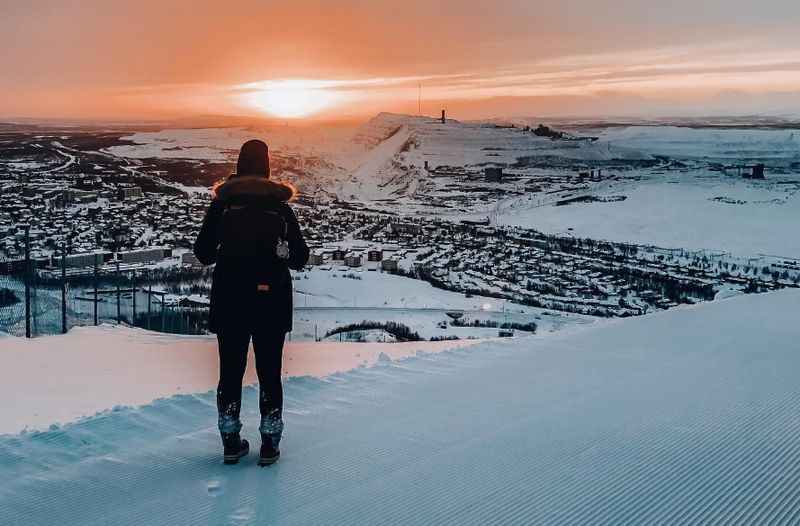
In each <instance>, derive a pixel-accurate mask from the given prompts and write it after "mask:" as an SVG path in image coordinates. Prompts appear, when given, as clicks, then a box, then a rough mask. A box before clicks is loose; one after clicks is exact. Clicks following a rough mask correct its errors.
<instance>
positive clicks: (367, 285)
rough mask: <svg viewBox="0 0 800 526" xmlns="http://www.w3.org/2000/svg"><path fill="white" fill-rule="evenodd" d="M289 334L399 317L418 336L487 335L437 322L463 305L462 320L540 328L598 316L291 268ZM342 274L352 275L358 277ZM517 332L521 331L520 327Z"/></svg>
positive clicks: (392, 279) (309, 334)
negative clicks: (292, 311)
mask: <svg viewBox="0 0 800 526" xmlns="http://www.w3.org/2000/svg"><path fill="white" fill-rule="evenodd" d="M295 276H296V278H298V279H295V281H294V306H295V320H294V331H293V333H292V338H293V339H299V340H311V339H314V334H315V331H316V333H317V335H318V336H320V337H321V336H323V335H324V334H325V333H326V332H327V331H328V330H330V329H333V328H335V327H338V326H342V325H346V324H350V323H357V322H360V321H363V320H370V321H379V322H386V321H400V322H402V323H403V324H405V325H407V326H409V327H410V328H411V329H412V330H413V331H414V332H417V333H418V334H419V335H420V336H421V337H422V338H425V339H429V338H432V337H452V336H457V337H458V338H488V337H495V336H497V329H496V328H480V327H453V326H451V325H449V324H448V326H447V327H446V328H442V327H440V324H441V323H443V322H449V321H450V318H449V317H448V316H447V314H446V313H447V312H452V311H463V313H464V319H465V320H470V321H472V320H479V321H492V322H496V323H498V324H502V323H504V322H514V323H530V322H535V323H536V324H537V326H538V329H537V331H538V332H539V333H547V332H552V331H556V330H561V329H562V328H565V327H570V326H573V325H583V324H587V323H594V322H595V321H597V318H593V317H591V316H581V315H578V314H571V313H567V312H557V311H552V310H547V309H541V308H536V307H528V306H525V305H520V304H516V303H511V302H506V301H503V300H499V299H496V298H487V297H482V296H473V297H470V298H468V297H466V296H465V295H464V294H460V293H457V292H450V291H447V290H441V289H437V288H434V287H433V286H432V285H431V284H430V283H428V282H425V281H421V280H417V279H409V278H406V277H402V276H395V275H392V274H384V273H381V272H369V271H365V272H355V271H353V270H348V271H345V272H342V271H324V270H319V269H311V270H308V271H306V272H301V273H297V274H295ZM346 276H355V277H356V278H357V279H353V278H352V277H346ZM520 334H521V333H520Z"/></svg>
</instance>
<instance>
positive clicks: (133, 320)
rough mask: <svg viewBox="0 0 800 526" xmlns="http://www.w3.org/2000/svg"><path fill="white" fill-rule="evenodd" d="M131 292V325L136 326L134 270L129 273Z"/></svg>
mask: <svg viewBox="0 0 800 526" xmlns="http://www.w3.org/2000/svg"><path fill="white" fill-rule="evenodd" d="M131 294H133V305H132V308H133V315H132V317H131V325H133V326H134V327H136V271H134V272H132V273H131Z"/></svg>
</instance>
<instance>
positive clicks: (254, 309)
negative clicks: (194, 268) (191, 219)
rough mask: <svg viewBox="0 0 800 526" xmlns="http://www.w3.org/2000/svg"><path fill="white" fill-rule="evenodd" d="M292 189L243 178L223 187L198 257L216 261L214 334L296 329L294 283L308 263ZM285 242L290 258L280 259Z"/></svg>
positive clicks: (200, 241)
mask: <svg viewBox="0 0 800 526" xmlns="http://www.w3.org/2000/svg"><path fill="white" fill-rule="evenodd" d="M293 193H294V191H293V190H292V188H291V187H289V186H287V185H284V184H281V183H276V182H273V181H270V180H269V179H267V178H265V177H256V176H237V177H232V178H230V179H229V180H228V181H227V182H225V183H224V184H222V185H221V186H220V187H218V188H217V195H216V198H215V199H214V200H213V201H212V202H211V206H210V207H209V209H208V212H207V213H206V217H205V219H204V220H203V226H202V228H201V229H200V234H199V235H198V236H197V240H196V241H195V244H194V253H195V255H196V256H197V259H199V260H200V261H201V262H202V263H203V264H204V265H211V264H213V263H216V267H215V268H214V273H213V282H212V285H211V311H210V314H209V317H210V319H209V328H210V330H211V331H212V332H217V333H219V332H230V331H235V332H241V331H245V332H249V333H251V334H252V333H255V332H259V331H275V330H279V331H284V332H288V331H290V330H291V329H292V279H291V276H290V274H289V269H290V268H291V269H293V270H300V269H302V268H303V266H304V265H305V264H306V262H307V261H308V246H307V245H306V242H305V240H304V239H303V235H302V234H301V232H300V227H299V225H298V223H297V217H296V216H295V214H294V212H293V211H292V209H291V208H290V207H289V205H288V204H287V201H288V200H289V199H291V198H292V196H293ZM281 239H282V240H285V241H286V242H288V246H289V257H288V259H283V258H281V257H279V256H278V255H276V242H277V241H278V240H281Z"/></svg>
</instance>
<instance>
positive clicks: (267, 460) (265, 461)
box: [258, 453, 281, 468]
mask: <svg viewBox="0 0 800 526" xmlns="http://www.w3.org/2000/svg"><path fill="white" fill-rule="evenodd" d="M279 458H281V454H280V453H278V454H277V455H275V456H274V457H261V458H259V459H258V465H259V466H261V467H262V468H263V467H264V466H271V465H272V464H274V463H276V462H277V461H278V459H279Z"/></svg>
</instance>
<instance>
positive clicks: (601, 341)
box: [0, 290, 800, 525]
mask: <svg viewBox="0 0 800 526" xmlns="http://www.w3.org/2000/svg"><path fill="white" fill-rule="evenodd" d="M798 311H800V292H798V291H796V290H789V291H783V292H778V293H774V294H764V295H756V296H741V297H737V298H732V299H729V300H724V301H718V302H713V303H707V304H702V305H698V306H694V307H688V308H680V309H674V310H670V311H666V312H663V313H659V314H655V315H651V316H646V317H639V318H633V319H627V320H615V321H614V322H611V323H608V324H604V325H595V326H593V327H591V328H588V329H584V330H576V331H572V332H569V333H567V332H559V333H556V334H555V335H553V336H551V337H548V338H541V339H525V340H513V341H502V342H500V341H495V342H487V343H483V344H479V345H475V346H473V347H470V348H468V349H465V350H461V351H457V352H443V353H438V354H433V355H423V356H417V357H413V358H410V359H408V360H404V361H401V362H397V361H387V360H383V359H382V360H380V363H379V364H378V365H376V366H375V367H372V368H366V369H358V370H355V371H351V372H349V373H343V374H336V375H333V376H331V377H328V378H325V379H311V378H291V379H289V380H287V382H286V388H285V391H286V412H285V419H286V426H287V427H286V435H285V440H284V443H283V444H282V450H283V455H282V458H281V460H280V462H279V463H278V464H277V465H275V466H273V467H271V468H268V469H258V468H256V466H255V459H254V457H253V455H251V456H250V457H248V458H245V459H244V460H243V462H242V463H241V464H240V465H238V466H235V467H230V466H224V465H222V462H221V460H220V457H219V444H218V441H219V438H218V436H217V434H216V430H215V427H214V422H215V409H214V398H213V394H212V393H210V392H209V393H205V394H201V395H180V396H175V397H172V398H168V399H162V400H159V401H156V402H155V403H153V404H149V405H146V406H143V407H141V408H136V409H133V408H122V409H118V410H116V411H113V412H111V413H104V414H103V415H99V416H98V417H95V418H90V419H86V420H83V421H81V422H79V423H77V424H73V425H68V426H64V427H62V428H54V429H52V430H49V431H46V432H41V433H28V434H23V435H19V436H6V437H0V452H2V455H0V477H2V479H3V481H4V484H3V485H2V487H0V524H25V525H37V524H51V523H53V521H54V518H56V517H57V518H58V522H59V524H64V525H73V524H80V525H87V524H121V525H129V524H130V525H132V524H136V525H149V524H159V525H164V524H166V525H179V524H187V525H188V524H275V523H279V524H289V525H291V524H326V525H336V524H389V523H391V524H458V525H469V524H476V525H477V524H705V523H725V524H734V523H735V524H764V523H767V522H769V523H771V524H772V523H775V524H794V523H797V521H798V518H800V499H798V492H797V488H798V485H800V474H799V473H800V472H798V470H797V458H800V438H798V420H797V419H796V418H794V416H793V415H795V414H796V412H797V404H798V400H800V387H798V386H799V385H800V384H798V381H797V370H798V369H799V368H800V353H798V352H797V351H798V347H797V341H798V339H800V326H798V324H797V323H796V317H797V312H798ZM153 356H158V355H155V354H154V355H153ZM4 365H5V364H4ZM3 370H5V366H4V367H3ZM19 373H20V374H22V370H20V371H19ZM3 389H4V390H6V391H5V392H3V393H2V394H3V399H4V400H17V399H18V398H17V397H16V396H15V395H14V394H12V393H13V392H12V391H11V390H10V388H9V387H8V386H7V385H4V384H3ZM7 405H8V404H6V407H7ZM256 408H257V393H256V390H255V389H253V388H249V389H248V390H247V392H246V397H245V400H244V419H245V431H244V433H245V435H246V436H247V437H248V438H249V439H251V440H256V439H257V434H256V422H257V419H258V417H257V409H256Z"/></svg>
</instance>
